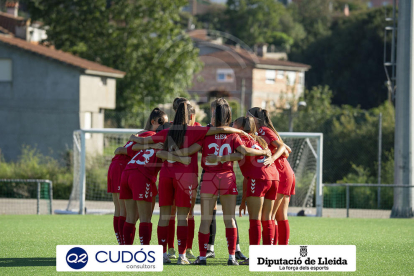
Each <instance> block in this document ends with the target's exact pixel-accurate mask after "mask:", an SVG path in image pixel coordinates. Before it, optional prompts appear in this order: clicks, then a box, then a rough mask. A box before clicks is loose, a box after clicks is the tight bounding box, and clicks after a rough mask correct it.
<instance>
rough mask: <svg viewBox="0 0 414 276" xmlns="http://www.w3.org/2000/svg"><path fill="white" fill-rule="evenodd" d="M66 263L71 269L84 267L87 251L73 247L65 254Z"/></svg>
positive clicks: (86, 260) (86, 261)
mask: <svg viewBox="0 0 414 276" xmlns="http://www.w3.org/2000/svg"><path fill="white" fill-rule="evenodd" d="M66 263H67V264H68V266H70V267H71V268H73V269H81V268H84V267H85V265H86V264H87V263H88V253H86V251H85V250H83V249H82V248H80V247H74V248H72V249H71V250H69V251H68V254H66Z"/></svg>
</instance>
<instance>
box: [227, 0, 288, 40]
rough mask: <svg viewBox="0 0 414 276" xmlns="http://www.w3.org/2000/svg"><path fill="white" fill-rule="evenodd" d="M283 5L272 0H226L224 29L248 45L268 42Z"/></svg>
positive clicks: (277, 28) (277, 23)
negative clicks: (226, 20) (226, 19)
mask: <svg viewBox="0 0 414 276" xmlns="http://www.w3.org/2000/svg"><path fill="white" fill-rule="evenodd" d="M284 12H285V7H284V6H283V5H282V4H281V3H279V2H277V1H274V0H228V1H227V10H226V15H227V16H228V23H227V24H226V30H227V31H228V32H229V33H231V34H232V35H234V36H236V37H237V38H239V39H240V40H242V41H243V42H244V43H246V44H247V45H249V46H253V45H254V44H256V43H269V42H270V40H271V39H270V37H271V36H272V35H273V33H274V32H277V31H280V23H279V20H280V18H281V16H282V14H283V13H284Z"/></svg>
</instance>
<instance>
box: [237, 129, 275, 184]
mask: <svg viewBox="0 0 414 276" xmlns="http://www.w3.org/2000/svg"><path fill="white" fill-rule="evenodd" d="M241 139H242V141H243V143H244V145H245V146H246V147H249V148H252V149H258V150H262V147H261V146H260V144H259V143H258V142H256V141H254V140H250V139H248V138H247V137H244V136H243V137H241ZM265 159H266V157H265V156H247V155H246V156H244V158H243V159H242V160H240V161H239V167H240V170H241V172H242V174H243V176H244V177H247V178H253V179H266V180H279V172H278V171H277V169H276V166H275V164H274V163H273V164H272V165H270V166H265V165H264V163H263V162H264V160H265Z"/></svg>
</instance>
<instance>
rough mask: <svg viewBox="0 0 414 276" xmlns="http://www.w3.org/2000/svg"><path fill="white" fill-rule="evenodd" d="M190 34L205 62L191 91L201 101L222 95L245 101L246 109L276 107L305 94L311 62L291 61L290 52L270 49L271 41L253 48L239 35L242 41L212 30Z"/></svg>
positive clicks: (282, 106) (271, 108)
mask: <svg viewBox="0 0 414 276" xmlns="http://www.w3.org/2000/svg"><path fill="white" fill-rule="evenodd" d="M188 34H189V36H190V37H191V38H192V39H193V41H194V43H195V45H196V47H198V48H199V50H200V52H199V58H200V60H201V61H202V62H203V63H204V67H203V69H202V70H201V72H199V73H198V74H196V75H195V76H194V79H193V85H192V87H190V88H189V90H188V92H189V93H190V94H191V95H193V96H195V97H196V98H197V99H198V101H199V103H204V102H208V101H209V100H210V98H213V97H215V96H217V95H218V94H221V95H223V96H226V97H228V98H230V99H233V100H236V101H238V102H239V103H241V104H243V105H244V108H245V109H244V110H246V109H248V108H250V107H254V106H258V107H261V108H264V109H268V110H275V109H277V108H281V109H283V108H285V106H286V104H288V103H292V102H295V101H297V99H298V98H299V97H300V96H302V94H303V92H304V85H305V72H306V71H308V70H309V69H310V66H309V65H306V64H302V63H297V62H292V61H288V60H287V55H286V53H278V52H274V51H268V45H267V44H261V45H256V46H255V47H254V49H250V48H249V47H248V46H246V45H243V43H242V42H239V41H236V39H235V38H234V40H235V42H236V43H240V44H238V45H237V44H236V46H232V45H227V44H223V43H222V40H223V39H222V38H221V37H220V35H218V36H217V34H213V33H210V31H208V30H192V31H189V32H188ZM214 36H216V38H214ZM239 45H240V46H239ZM237 115H239V114H237Z"/></svg>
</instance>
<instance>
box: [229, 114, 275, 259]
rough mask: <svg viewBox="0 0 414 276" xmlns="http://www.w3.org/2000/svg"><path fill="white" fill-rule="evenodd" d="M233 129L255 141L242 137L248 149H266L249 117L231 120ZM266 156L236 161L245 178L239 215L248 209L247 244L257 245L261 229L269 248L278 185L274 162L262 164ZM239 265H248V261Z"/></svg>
mask: <svg viewBox="0 0 414 276" xmlns="http://www.w3.org/2000/svg"><path fill="white" fill-rule="evenodd" d="M234 127H235V128H239V129H242V130H244V131H245V132H247V133H248V134H250V135H251V136H253V138H255V140H248V139H245V138H244V137H242V140H243V142H244V143H245V145H246V146H247V147H250V148H255V149H267V148H268V145H267V143H266V141H264V139H263V138H261V137H259V136H256V135H255V133H256V125H255V122H254V119H253V118H252V117H241V118H238V119H237V120H235V121H234ZM265 158H266V157H259V156H245V157H244V159H242V160H240V161H239V167H240V170H241V172H242V174H243V176H244V177H245V181H243V198H242V203H241V205H240V209H239V214H240V216H241V213H242V211H243V210H244V213H246V204H245V202H246V198H247V207H248V208H249V221H250V228H249V242H250V245H259V244H260V240H261V233H260V232H261V228H262V227H263V235H262V236H263V244H264V245H272V244H273V242H274V235H275V233H274V225H273V223H272V208H273V205H274V201H275V199H276V192H277V187H278V185H279V172H278V171H277V169H276V166H275V164H274V163H272V164H271V165H269V166H266V165H265V164H264V161H265ZM240 264H243V265H248V264H249V260H248V259H247V260H246V261H243V262H241V263H240Z"/></svg>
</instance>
